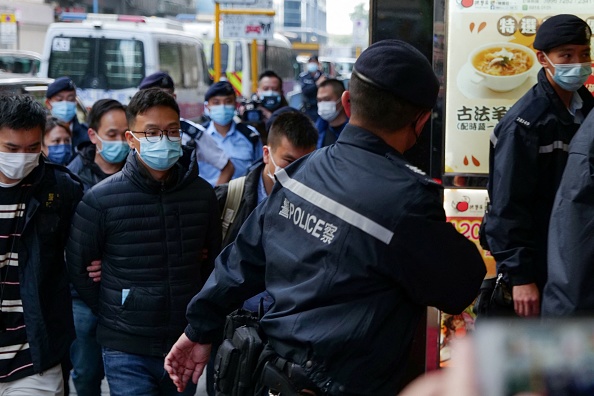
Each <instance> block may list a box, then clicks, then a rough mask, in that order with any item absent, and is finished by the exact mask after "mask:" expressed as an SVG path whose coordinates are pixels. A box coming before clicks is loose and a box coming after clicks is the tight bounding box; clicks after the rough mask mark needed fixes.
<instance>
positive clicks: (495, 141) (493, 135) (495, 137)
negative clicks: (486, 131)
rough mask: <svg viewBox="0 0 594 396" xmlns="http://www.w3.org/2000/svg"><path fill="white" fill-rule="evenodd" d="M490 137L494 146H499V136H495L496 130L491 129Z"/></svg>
mask: <svg viewBox="0 0 594 396" xmlns="http://www.w3.org/2000/svg"><path fill="white" fill-rule="evenodd" d="M489 139H490V140H491V144H492V145H493V147H495V146H497V136H495V131H494V130H493V131H491V134H490V135H489Z"/></svg>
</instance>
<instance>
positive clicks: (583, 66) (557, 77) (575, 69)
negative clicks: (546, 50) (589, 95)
mask: <svg viewBox="0 0 594 396" xmlns="http://www.w3.org/2000/svg"><path fill="white" fill-rule="evenodd" d="M544 56H545V58H547V60H548V61H549V63H550V64H551V65H552V66H553V67H554V68H555V74H552V73H551V71H550V70H549V69H547V72H548V73H549V75H550V76H551V77H553V80H554V81H555V82H556V83H557V85H559V86H560V87H561V88H563V89H564V90H566V91H570V92H575V91H577V90H578V89H580V88H581V87H583V86H584V83H585V82H586V80H587V79H588V77H590V75H591V74H592V64H591V63H590V62H586V63H553V62H551V60H550V59H549V57H548V56H547V54H544Z"/></svg>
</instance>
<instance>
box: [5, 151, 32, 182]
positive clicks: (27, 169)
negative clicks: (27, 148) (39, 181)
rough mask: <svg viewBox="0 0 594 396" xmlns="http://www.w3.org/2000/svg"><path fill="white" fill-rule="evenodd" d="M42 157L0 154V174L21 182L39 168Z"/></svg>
mask: <svg viewBox="0 0 594 396" xmlns="http://www.w3.org/2000/svg"><path fill="white" fill-rule="evenodd" d="M40 155H41V153H4V152H0V172H2V174H4V176H6V177H7V178H9V179H13V180H18V181H21V180H23V179H24V178H25V177H27V175H28V174H29V173H31V172H32V171H33V169H35V168H36V167H37V165H38V164H39V156H40ZM17 184H18V183H17Z"/></svg>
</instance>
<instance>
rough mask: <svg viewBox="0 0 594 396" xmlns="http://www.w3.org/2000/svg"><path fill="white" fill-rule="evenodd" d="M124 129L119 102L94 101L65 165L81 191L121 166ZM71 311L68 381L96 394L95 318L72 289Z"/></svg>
mask: <svg viewBox="0 0 594 396" xmlns="http://www.w3.org/2000/svg"><path fill="white" fill-rule="evenodd" d="M127 129H128V122H127V120H126V110H125V109H124V106H123V105H122V104H121V103H120V102H118V101H117V100H113V99H101V100H98V101H97V102H95V104H94V105H93V107H92V108H91V111H90V112H89V137H90V139H91V141H90V142H84V143H81V144H80V145H79V146H78V153H77V156H76V157H75V158H74V160H72V162H71V163H70V164H69V165H68V169H70V171H72V172H73V173H74V174H76V175H77V176H78V177H79V178H80V179H81V181H82V182H83V186H84V189H85V191H87V190H88V189H90V188H91V187H92V186H94V185H95V184H97V183H99V182H100V181H102V180H103V179H105V178H107V177H108V176H111V175H112V174H114V173H116V172H119V171H120V170H121V169H122V167H123V166H124V163H125V162H126V157H127V156H128V153H129V152H130V147H129V146H128V142H126V137H125V134H126V130H127ZM99 263H100V262H99ZM92 264H98V263H97V262H94V263H92ZM72 312H73V314H74V327H75V329H76V340H75V341H74V342H73V343H72V347H71V348H70V359H71V361H72V365H73V370H72V382H73V383H74V387H75V388H76V392H77V393H78V394H80V395H87V396H100V395H101V381H102V379H103V359H102V358H101V346H100V345H99V344H98V343H97V336H96V330H97V320H98V319H97V316H96V315H94V314H93V312H92V311H91V309H90V308H89V307H88V306H87V305H86V304H85V303H84V302H83V301H82V300H81V298H80V297H79V295H78V293H76V291H74V290H73V293H72Z"/></svg>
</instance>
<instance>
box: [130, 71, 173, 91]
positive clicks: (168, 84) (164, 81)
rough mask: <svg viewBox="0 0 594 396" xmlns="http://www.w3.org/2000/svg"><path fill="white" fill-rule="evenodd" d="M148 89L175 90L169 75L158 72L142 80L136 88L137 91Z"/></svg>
mask: <svg viewBox="0 0 594 396" xmlns="http://www.w3.org/2000/svg"><path fill="white" fill-rule="evenodd" d="M148 88H162V89H171V90H175V85H174V84H173V79H172V78H171V76H170V75H169V74H167V73H165V72H161V71H159V72H156V73H153V74H151V75H150V76H146V77H145V78H143V79H142V81H141V82H140V85H139V86H138V89H140V90H143V89H148Z"/></svg>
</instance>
